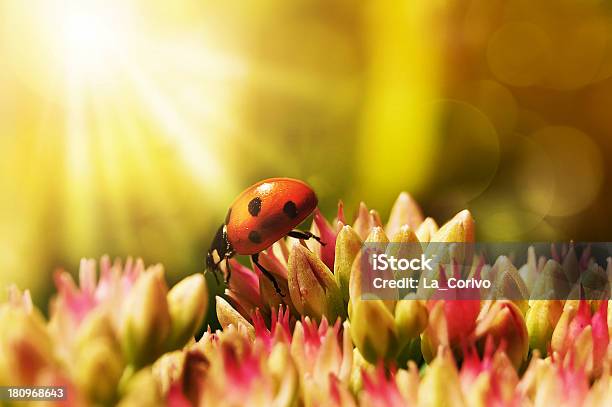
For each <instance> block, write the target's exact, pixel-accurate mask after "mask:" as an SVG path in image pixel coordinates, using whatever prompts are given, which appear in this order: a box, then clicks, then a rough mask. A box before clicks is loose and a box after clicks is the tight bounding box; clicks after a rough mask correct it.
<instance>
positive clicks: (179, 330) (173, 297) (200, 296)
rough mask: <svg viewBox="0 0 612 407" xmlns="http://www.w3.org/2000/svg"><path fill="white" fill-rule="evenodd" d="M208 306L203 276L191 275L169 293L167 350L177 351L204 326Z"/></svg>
mask: <svg viewBox="0 0 612 407" xmlns="http://www.w3.org/2000/svg"><path fill="white" fill-rule="evenodd" d="M207 306H208V290H207V288H206V280H205V279H204V275H202V274H194V275H191V276H189V277H187V278H185V279H183V280H182V281H180V282H179V283H178V284H176V285H175V286H174V287H172V289H171V290H170V292H169V293H168V310H169V312H170V321H171V329H170V336H169V337H168V346H167V349H169V350H172V349H177V348H181V347H182V346H184V345H185V343H187V341H189V340H190V339H191V338H192V337H193V335H194V333H195V332H196V330H197V329H198V328H199V327H200V325H201V324H202V320H203V319H204V315H206V308H207Z"/></svg>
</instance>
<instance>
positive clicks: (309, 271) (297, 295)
mask: <svg viewBox="0 0 612 407" xmlns="http://www.w3.org/2000/svg"><path fill="white" fill-rule="evenodd" d="M288 283H289V294H290V296H291V301H292V302H293V304H294V305H295V308H296V309H297V311H298V312H299V313H300V314H301V315H308V316H311V317H313V318H315V319H317V320H320V319H321V317H323V316H325V317H326V318H327V319H328V320H329V321H335V320H336V319H337V318H338V317H339V316H343V315H344V305H343V303H342V294H341V292H340V287H339V286H338V283H337V282H336V280H335V279H334V276H333V274H332V273H331V271H329V269H328V268H327V266H326V265H325V264H324V263H323V262H322V261H321V260H320V259H319V258H318V257H316V256H315V255H314V254H313V253H312V252H311V251H310V250H308V249H307V248H306V247H304V246H302V245H299V244H298V245H295V246H294V247H293V249H292V250H291V253H290V254H289V264H288Z"/></svg>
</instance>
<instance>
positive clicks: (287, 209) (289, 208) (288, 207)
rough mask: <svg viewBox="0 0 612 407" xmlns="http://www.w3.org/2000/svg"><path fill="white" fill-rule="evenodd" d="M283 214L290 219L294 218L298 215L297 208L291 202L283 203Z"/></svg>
mask: <svg viewBox="0 0 612 407" xmlns="http://www.w3.org/2000/svg"><path fill="white" fill-rule="evenodd" d="M283 212H284V213H285V215H287V216H288V217H290V218H291V219H293V218H295V217H296V216H297V215H298V213H297V206H295V202H293V201H287V202H285V206H283Z"/></svg>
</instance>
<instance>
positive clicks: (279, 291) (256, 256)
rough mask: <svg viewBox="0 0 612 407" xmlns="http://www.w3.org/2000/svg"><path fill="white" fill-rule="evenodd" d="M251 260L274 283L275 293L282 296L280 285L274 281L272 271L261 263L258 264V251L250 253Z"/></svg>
mask: <svg viewBox="0 0 612 407" xmlns="http://www.w3.org/2000/svg"><path fill="white" fill-rule="evenodd" d="M251 260H253V263H254V264H255V265H256V266H257V267H258V268H259V269H260V270H261V272H262V273H264V276H266V277H268V279H269V280H270V281H272V284H273V285H274V289H275V290H276V293H277V294H278V295H280V296H281V297H284V295H283V293H282V292H281V290H280V287H279V286H278V282H277V281H276V279H275V278H274V276H273V275H272V273H270V272H269V271H268V270H266V269H265V268H264V267H263V266H262V265H261V264H259V253H255V254H253V255H251Z"/></svg>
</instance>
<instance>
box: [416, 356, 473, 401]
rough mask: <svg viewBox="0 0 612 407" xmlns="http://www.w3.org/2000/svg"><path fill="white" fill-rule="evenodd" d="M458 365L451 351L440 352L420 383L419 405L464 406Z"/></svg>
mask: <svg viewBox="0 0 612 407" xmlns="http://www.w3.org/2000/svg"><path fill="white" fill-rule="evenodd" d="M464 405H465V401H464V399H463V393H462V392H461V384H460V382H459V374H458V372H457V367H456V366H455V362H454V361H453V359H452V357H451V355H450V352H439V353H438V356H437V357H436V358H435V359H434V360H433V362H432V363H431V364H430V365H429V366H428V367H427V370H426V371H425V375H424V376H423V380H422V381H421V384H420V385H419V406H424V407H428V406H431V407H438V406H449V407H453V406H464Z"/></svg>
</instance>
